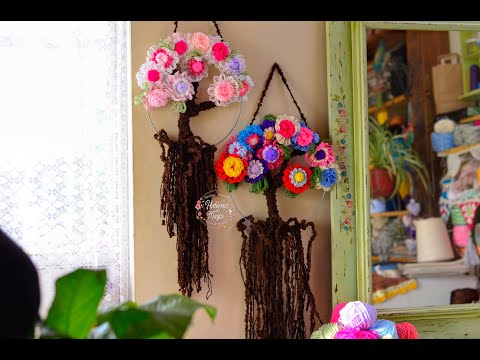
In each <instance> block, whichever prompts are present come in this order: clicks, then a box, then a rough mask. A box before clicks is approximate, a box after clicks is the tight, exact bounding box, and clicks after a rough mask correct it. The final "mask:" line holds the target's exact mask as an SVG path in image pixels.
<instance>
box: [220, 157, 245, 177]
mask: <svg viewBox="0 0 480 360" xmlns="http://www.w3.org/2000/svg"><path fill="white" fill-rule="evenodd" d="M243 169H245V165H243V161H242V159H239V158H238V157H233V156H229V157H227V158H226V159H225V160H224V161H223V170H224V171H225V174H227V176H230V177H237V176H239V175H240V174H241V173H242V171H243Z"/></svg>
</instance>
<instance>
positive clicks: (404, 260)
mask: <svg viewBox="0 0 480 360" xmlns="http://www.w3.org/2000/svg"><path fill="white" fill-rule="evenodd" d="M387 261H391V262H401V263H416V262H417V259H416V257H415V258H412V257H389V258H388V260H387ZM379 262H380V259H379V258H378V256H375V255H372V263H373V264H372V265H376V263H379Z"/></svg>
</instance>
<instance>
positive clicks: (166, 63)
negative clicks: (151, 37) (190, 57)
mask: <svg viewBox="0 0 480 360" xmlns="http://www.w3.org/2000/svg"><path fill="white" fill-rule="evenodd" d="M153 56H155V58H154V61H155V62H156V63H157V64H158V65H159V66H160V67H161V69H162V70H164V71H165V72H167V73H169V74H171V73H172V71H173V70H174V69H175V68H176V67H177V64H178V57H177V55H176V54H175V53H174V52H173V51H172V50H170V49H165V48H161V49H158V50H157V51H156V52H154V54H153Z"/></svg>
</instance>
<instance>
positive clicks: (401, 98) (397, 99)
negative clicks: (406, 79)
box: [368, 95, 407, 114]
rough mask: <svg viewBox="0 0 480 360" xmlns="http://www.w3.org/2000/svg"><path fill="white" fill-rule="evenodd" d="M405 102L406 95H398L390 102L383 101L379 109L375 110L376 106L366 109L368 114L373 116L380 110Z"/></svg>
mask: <svg viewBox="0 0 480 360" xmlns="http://www.w3.org/2000/svg"><path fill="white" fill-rule="evenodd" d="M405 102H407V96H406V95H400V96H397V97H395V98H393V99H391V100H388V101H385V102H384V103H383V106H382V107H380V108H377V106H372V107H369V108H368V113H369V114H374V113H376V112H377V111H378V110H380V109H386V108H389V107H392V106H394V105H399V104H403V103H405Z"/></svg>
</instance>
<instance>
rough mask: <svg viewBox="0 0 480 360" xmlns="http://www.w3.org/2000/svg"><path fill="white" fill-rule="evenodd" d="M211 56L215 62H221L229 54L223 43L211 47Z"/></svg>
mask: <svg viewBox="0 0 480 360" xmlns="http://www.w3.org/2000/svg"><path fill="white" fill-rule="evenodd" d="M212 54H213V57H214V58H215V60H217V61H222V60H225V59H226V58H227V56H228V54H230V49H229V48H228V46H227V45H226V44H225V43H224V42H217V43H216V44H214V45H213V46H212Z"/></svg>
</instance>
